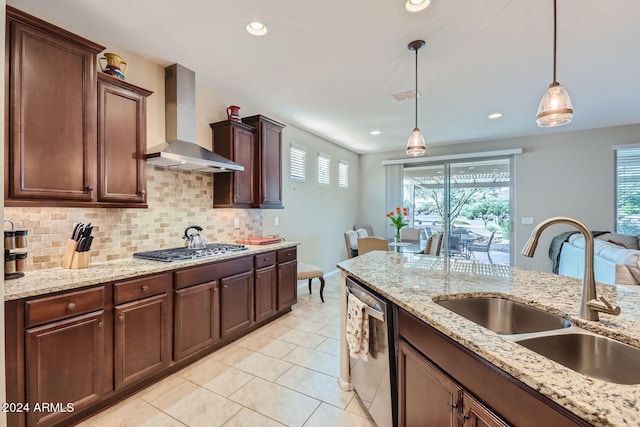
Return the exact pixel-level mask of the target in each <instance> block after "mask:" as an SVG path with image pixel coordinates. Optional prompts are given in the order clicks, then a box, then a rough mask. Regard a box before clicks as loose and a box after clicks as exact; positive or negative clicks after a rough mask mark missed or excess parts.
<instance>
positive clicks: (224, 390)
mask: <svg viewBox="0 0 640 427" xmlns="http://www.w3.org/2000/svg"><path fill="white" fill-rule="evenodd" d="M253 378H254V377H253V375H250V374H247V373H246V372H243V371H241V370H239V369H236V368H231V367H229V368H228V369H227V370H226V371H224V372H223V373H222V374H220V375H218V376H217V377H216V378H214V379H213V380H211V381H209V382H208V383H206V384H205V385H203V387H204V388H206V389H208V390H211V391H213V392H216V393H218V394H219V395H222V396H224V397H229V396H231V395H232V394H233V393H235V392H236V391H238V389H239V388H240V387H242V386H243V385H245V384H246V383H248V382H249V381H251V379H253Z"/></svg>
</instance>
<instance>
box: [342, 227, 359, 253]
mask: <svg viewBox="0 0 640 427" xmlns="http://www.w3.org/2000/svg"><path fill="white" fill-rule="evenodd" d="M344 244H345V246H346V248H347V258H353V257H356V256H358V233H356V232H355V231H354V230H349V231H345V233H344Z"/></svg>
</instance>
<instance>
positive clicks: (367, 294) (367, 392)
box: [347, 277, 397, 427]
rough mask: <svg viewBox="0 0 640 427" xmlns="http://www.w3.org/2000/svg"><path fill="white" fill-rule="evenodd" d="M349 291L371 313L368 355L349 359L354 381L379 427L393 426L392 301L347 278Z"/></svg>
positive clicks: (393, 348)
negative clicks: (363, 357) (362, 357)
mask: <svg viewBox="0 0 640 427" xmlns="http://www.w3.org/2000/svg"><path fill="white" fill-rule="evenodd" d="M350 293H352V294H353V295H355V296H356V298H358V299H359V300H360V301H362V302H364V303H365V304H366V305H367V308H366V310H367V313H368V314H369V325H368V326H369V357H368V360H367V361H364V360H362V359H361V358H358V359H356V358H353V357H350V358H349V362H350V363H349V366H350V368H351V383H352V384H353V388H354V389H355V391H356V393H357V394H358V396H359V397H360V400H362V402H363V403H364V405H365V406H366V407H367V408H368V409H369V414H370V415H371V418H373V420H374V421H375V422H376V424H377V425H378V427H391V426H394V425H397V424H396V422H394V420H396V419H397V415H396V412H397V411H396V409H395V408H396V406H397V405H395V403H394V402H395V401H396V397H395V395H394V394H392V390H393V388H392V387H391V386H392V384H394V383H395V381H396V375H395V354H396V352H395V345H394V344H393V343H394V337H393V330H394V329H393V320H392V318H393V311H392V310H391V304H390V303H389V302H387V301H385V300H384V299H383V298H381V297H380V296H378V295H375V294H374V292H373V291H371V290H369V289H367V288H366V287H364V286H363V285H361V284H359V283H357V282H356V281H354V280H353V279H352V278H350V277H348V278H347V297H348V295H349V294H350Z"/></svg>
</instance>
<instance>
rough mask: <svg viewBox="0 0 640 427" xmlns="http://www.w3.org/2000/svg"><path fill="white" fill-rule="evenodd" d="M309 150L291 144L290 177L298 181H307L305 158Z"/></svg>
mask: <svg viewBox="0 0 640 427" xmlns="http://www.w3.org/2000/svg"><path fill="white" fill-rule="evenodd" d="M306 155H307V149H306V148H305V147H302V146H300V145H296V144H291V147H290V149H289V168H290V173H289V177H290V178H291V179H295V180H297V181H304V180H305V179H306V173H307V172H306V167H305V157H306Z"/></svg>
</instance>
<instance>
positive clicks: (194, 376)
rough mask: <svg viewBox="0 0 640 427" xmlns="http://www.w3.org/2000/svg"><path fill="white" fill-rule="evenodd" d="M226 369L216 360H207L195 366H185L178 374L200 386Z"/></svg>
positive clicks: (226, 367) (225, 366)
mask: <svg viewBox="0 0 640 427" xmlns="http://www.w3.org/2000/svg"><path fill="white" fill-rule="evenodd" d="M227 369H229V366H228V365H225V364H224V363H221V362H218V361H217V360H213V359H209V360H206V361H204V362H203V363H199V364H197V365H191V366H187V367H186V368H184V369H182V370H181V371H180V372H178V373H179V374H180V376H181V377H183V378H184V379H186V380H189V381H191V382H192V383H196V384H198V385H200V386H202V385H205V384H206V383H208V382H209V381H211V380H213V379H214V378H216V377H217V376H218V375H220V374H222V373H223V372H224V371H226V370H227Z"/></svg>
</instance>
